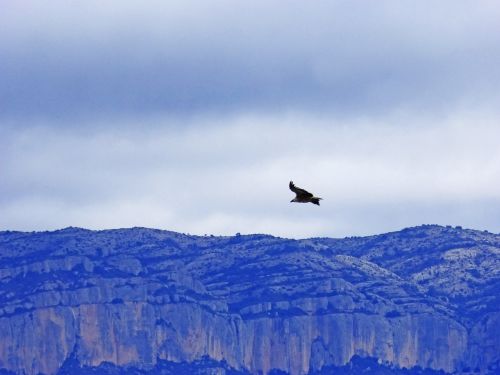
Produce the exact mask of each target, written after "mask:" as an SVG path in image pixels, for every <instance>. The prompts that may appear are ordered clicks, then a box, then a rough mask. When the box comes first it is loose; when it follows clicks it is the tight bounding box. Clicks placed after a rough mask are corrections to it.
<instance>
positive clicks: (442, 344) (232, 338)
mask: <svg viewBox="0 0 500 375" xmlns="http://www.w3.org/2000/svg"><path fill="white" fill-rule="evenodd" d="M353 357H372V358H376V359H377V360H378V363H381V364H383V365H386V366H388V368H393V369H395V368H398V367H399V368H402V367H406V368H412V367H414V366H419V367H421V368H429V369H434V370H444V371H446V372H450V373H451V372H455V371H457V372H461V371H462V372H467V371H476V372H479V373H483V374H484V373H495V372H496V371H499V368H498V365H499V363H500V236H499V235H495V234H491V233H487V232H479V231H473V230H464V229H461V228H451V227H440V226H422V227H416V228H409V229H405V230H403V231H400V232H394V233H388V234H383V235H378V236H371V237H358V238H345V239H328V238H315V239H307V240H289V239H282V238H275V237H271V236H265V235H248V236H241V235H236V236H234V237H212V236H203V237H199V236H190V235H183V234H179V233H174V232H168V231H159V230H152V229H145V228H132V229H119V230H109V231H89V230H85V229H79V228H66V229H63V230H59V231H54V232H33V233H22V232H0V369H3V370H6V371H11V372H13V373H18V374H39V373H43V374H57V373H58V372H60V371H62V370H61V368H64V367H65V366H66V365H67V364H68V363H69V361H70V360H71V361H73V362H75V363H77V364H78V366H81V367H98V366H101V365H102V364H105V363H108V364H112V365H113V366H116V367H119V368H130V367H134V368H137V369H142V370H144V371H146V370H151V369H154V368H155V366H159V364H160V363H163V362H162V361H168V363H170V362H172V363H181V362H182V363H188V364H189V363H199V361H202V360H203V359H206V358H209V359H210V360H213V361H216V362H217V363H223V364H224V366H225V367H226V368H231V369H232V371H234V373H236V372H241V373H242V374H243V373H252V374H258V373H259V372H261V373H264V374H266V373H269V372H271V371H272V370H273V369H275V370H281V371H284V372H286V373H289V374H292V375H299V374H308V373H311V374H312V373H314V372H320V371H321V370H322V369H325V368H328V367H329V366H342V365H345V364H346V363H348V362H349V361H350V360H351V359H352V358H353ZM224 371H225V370H223V369H222V370H220V373H224ZM73 373H76V372H74V371H73ZM164 373H165V372H164Z"/></svg>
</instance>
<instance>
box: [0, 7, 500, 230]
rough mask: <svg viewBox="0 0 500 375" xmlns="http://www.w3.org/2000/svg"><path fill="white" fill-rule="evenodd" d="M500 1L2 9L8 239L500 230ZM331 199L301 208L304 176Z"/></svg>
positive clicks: (2, 147) (1, 168) (1, 131)
mask: <svg viewBox="0 0 500 375" xmlns="http://www.w3.org/2000/svg"><path fill="white" fill-rule="evenodd" d="M498 19H500V6H499V5H498V3H497V2H496V1H480V2H479V3H478V2H476V3H474V4H472V3H470V2H455V1H453V2H452V1H441V2H439V3H436V2H430V1H429V2H427V1H410V2H404V3H403V2H399V1H377V2H369V3H368V2H361V1H359V2H358V1H332V2H315V3H314V4H306V3H304V2H299V1H287V2H278V1H256V2H251V3H243V2H237V3H235V2H232V1H204V2H191V1H182V2H181V1H178V2H177V1H168V2H164V1H159V0H158V1H156V0H154V1H151V2H148V4H147V5H144V4H143V3H139V2H134V1H121V2H113V1H112V2H106V3H105V4H103V3H102V2H100V1H97V0H89V1H85V2H83V1H81V2H80V1H73V2H67V1H62V0H55V1H51V2H48V3H47V2H45V3H42V2H22V3H21V2H14V1H5V2H3V3H2V12H0V212H1V215H0V229H22V230H33V229H40V230H44V229H54V228H60V227H65V226H68V225H75V226H82V227H88V228H110V227H122V226H134V225H137V226H150V227H158V228H165V229H171V230H178V231H182V232H192V233H197V234H203V233H214V234H232V233H235V232H242V233H252V232H266V233H272V234H275V235H281V236H289V237H305V236H320V235H321V236H344V235H355V234H371V233H378V232H384V231H389V230H397V229H399V228H401V227H404V226H410V225H418V224H421V223H438V224H453V225H463V226H470V227H474V228H478V229H489V230H491V231H496V232H498V228H499V225H500V221H499V217H500V216H499V215H498V214H497V213H498V211H499V209H500V195H499V193H498V186H499V185H500V170H499V167H498V166H499V165H500V153H499V150H498V146H497V143H498V141H497V140H498V139H500V129H499V127H498V123H499V119H500V113H499V111H498V108H500V106H499V105H498V103H499V102H500V100H499V99H500V97H499V91H498V87H499V84H500V68H499V67H500V49H499V48H498V46H499V45H500V40H499V39H500V26H499V24H498ZM290 179H293V180H294V181H295V182H296V183H297V184H298V185H299V186H303V187H305V188H308V189H310V190H312V191H313V192H315V193H317V194H318V195H320V196H323V197H324V198H325V200H324V201H323V202H322V206H321V207H319V208H318V207H315V206H313V205H296V204H291V203H289V201H290V199H291V192H290V191H288V188H287V183H288V181H289V180H290Z"/></svg>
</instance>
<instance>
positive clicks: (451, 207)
mask: <svg viewBox="0 0 500 375" xmlns="http://www.w3.org/2000/svg"><path fill="white" fill-rule="evenodd" d="M155 121H156V122H157V124H149V125H150V126H148V127H147V128H146V129H147V130H145V131H140V130H138V128H137V127H123V128H119V127H118V128H116V127H115V128H113V127H111V128H107V129H105V130H99V131H97V130H95V131H93V132H89V133H77V132H76V133H75V132H60V131H59V129H58V128H57V127H56V128H50V127H38V128H31V129H29V130H24V131H22V132H11V133H5V134H4V135H5V136H7V138H4V141H5V143H8V144H9V145H10V147H8V148H7V149H4V151H2V153H3V156H2V159H3V160H4V163H5V164H4V168H3V172H2V174H3V178H2V182H1V183H0V190H1V193H2V194H1V196H2V197H1V198H0V210H1V211H2V216H1V218H0V227H2V228H4V229H25V230H33V229H40V230H42V229H51V228H58V227H65V226H69V225H74V226H82V227H87V228H111V227H122V226H125V227H127V226H151V227H158V228H164V229H171V230H178V231H181V232H190V233H195V234H205V233H209V234H212V233H213V234H233V233H235V232H241V233H249V232H265V233H270V234H274V235H280V236H288V237H304V236H316V235H325V236H326V235H328V236H344V235H346V236H347V235H353V234H368V233H377V232H382V231H388V230H396V229H399V228H401V227H403V226H408V225H418V224H422V223H439V224H454V225H465V226H467V225H468V226H471V227H476V228H478V229H489V230H492V231H495V230H496V228H498V225H499V224H500V220H499V219H498V218H497V215H495V214H494V213H495V208H499V207H500V193H499V192H498V186H500V169H499V167H498V166H499V165H500V151H499V149H498V147H497V139H500V129H499V128H498V126H497V122H496V116H495V115H493V114H492V115H486V114H481V113H461V114H456V115H455V116H452V117H448V118H438V117H436V118H432V119H429V118H427V119H423V118H422V119H418V118H415V119H413V120H410V119H409V118H407V117H402V116H395V117H392V118H386V119H385V120H384V121H382V120H381V119H379V120H378V122H376V123H374V122H371V121H368V120H364V119H361V120H357V121H354V120H345V119H336V118H333V117H314V116H310V115H307V114H298V113H295V114H288V115H279V116H261V115H246V116H243V115H242V116H238V117H226V118H225V119H224V120H221V119H219V120H218V121H216V123H215V122H214V119H205V120H200V119H198V120H196V121H195V123H192V124H184V127H181V126H180V125H179V124H173V123H171V122H172V121H174V122H175V121H179V120H167V119H157V120H155ZM402 121H405V122H408V121H412V123H411V124H409V123H406V124H405V126H401V122H402ZM423 121H425V124H422V122H423ZM181 129H182V130H181ZM290 179H293V180H294V181H295V182H296V183H297V185H299V186H302V187H304V188H306V189H309V190H311V191H313V192H314V193H316V194H317V195H319V196H322V197H323V198H324V201H323V202H322V206H321V207H316V206H313V205H298V204H292V203H289V201H290V199H291V198H292V193H291V192H290V191H289V190H288V187H287V184H288V181H289V180H290ZM458 219H460V220H461V222H457V221H458Z"/></svg>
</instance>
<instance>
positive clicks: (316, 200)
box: [311, 197, 323, 206]
mask: <svg viewBox="0 0 500 375" xmlns="http://www.w3.org/2000/svg"><path fill="white" fill-rule="evenodd" d="M321 199H323V198H316V197H313V198H311V202H312V203H314V204H317V205H318V206H319V201H320V200H321Z"/></svg>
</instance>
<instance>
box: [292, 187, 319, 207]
mask: <svg viewBox="0 0 500 375" xmlns="http://www.w3.org/2000/svg"><path fill="white" fill-rule="evenodd" d="M288 186H289V187H290V190H291V191H293V192H294V193H295V198H293V199H292V200H291V201H290V202H297V203H309V202H310V203H313V204H317V205H318V206H319V201H320V200H321V199H323V198H318V197H315V196H314V195H312V194H311V193H309V192H308V191H307V190H304V189H301V188H298V187H297V186H295V185H294V184H293V181H290V184H289V185H288Z"/></svg>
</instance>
